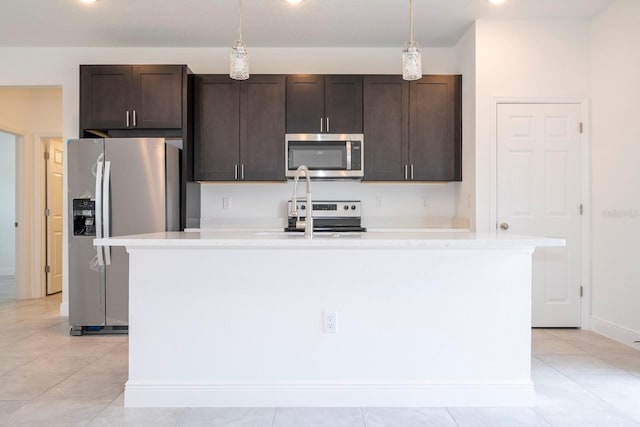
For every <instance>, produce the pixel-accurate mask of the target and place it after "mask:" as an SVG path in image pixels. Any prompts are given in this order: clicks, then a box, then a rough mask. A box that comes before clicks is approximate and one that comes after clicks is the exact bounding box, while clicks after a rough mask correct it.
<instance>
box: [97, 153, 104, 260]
mask: <svg viewBox="0 0 640 427" xmlns="http://www.w3.org/2000/svg"><path fill="white" fill-rule="evenodd" d="M96 239H102V161H101V160H98V163H97V166H96ZM96 252H97V253H98V265H104V258H103V257H102V246H96Z"/></svg>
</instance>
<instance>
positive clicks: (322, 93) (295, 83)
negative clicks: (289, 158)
mask: <svg viewBox="0 0 640 427" xmlns="http://www.w3.org/2000/svg"><path fill="white" fill-rule="evenodd" d="M287 133H362V76H337V75H336V76H322V75H315V74H314V75H291V76H287Z"/></svg>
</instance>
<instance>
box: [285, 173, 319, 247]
mask: <svg viewBox="0 0 640 427" xmlns="http://www.w3.org/2000/svg"><path fill="white" fill-rule="evenodd" d="M302 173H304V174H305V176H306V177H307V205H306V215H305V220H304V221H302V220H301V219H300V212H298V203H297V200H299V199H298V197H297V190H298V180H299V179H300V175H301V174H302ZM312 210H313V204H312V203H311V178H310V177H309V168H307V167H306V166H305V165H301V166H300V167H298V169H297V170H296V174H295V176H294V177H293V194H292V195H291V212H289V215H290V216H292V217H294V216H295V217H296V218H297V219H296V229H297V230H304V238H305V239H312V238H313V216H312V215H311V211H312Z"/></svg>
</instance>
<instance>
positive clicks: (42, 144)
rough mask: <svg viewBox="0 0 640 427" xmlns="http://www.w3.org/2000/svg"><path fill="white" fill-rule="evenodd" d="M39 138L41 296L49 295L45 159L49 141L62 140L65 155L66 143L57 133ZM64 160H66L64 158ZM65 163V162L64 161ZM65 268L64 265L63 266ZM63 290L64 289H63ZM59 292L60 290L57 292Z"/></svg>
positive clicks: (39, 136)
mask: <svg viewBox="0 0 640 427" xmlns="http://www.w3.org/2000/svg"><path fill="white" fill-rule="evenodd" d="M36 136H37V139H38V140H39V141H40V162H41V163H40V165H41V174H42V175H41V176H42V180H41V182H40V184H41V191H40V207H41V208H40V212H42V215H41V218H42V222H41V227H42V235H41V237H40V238H41V239H42V240H41V245H40V248H41V249H40V256H41V266H40V274H41V275H42V281H41V283H42V286H41V290H40V292H41V295H40V296H43V297H44V296H48V295H47V280H48V277H47V273H45V271H44V268H45V266H46V265H47V261H48V256H47V250H48V247H47V246H48V241H47V239H48V236H47V217H46V216H45V215H44V210H45V208H46V207H47V191H48V189H49V187H48V186H47V179H48V177H47V161H46V160H45V153H46V152H47V150H48V148H49V142H50V141H51V140H59V141H61V142H62V150H63V155H64V151H65V144H64V140H63V138H62V135H55V136H51V135H48V134H47V135H40V134H37V135H36ZM63 161H64V160H63ZM63 165H64V163H63ZM62 196H63V200H62V206H64V190H63V194H62ZM63 215H64V210H63ZM62 222H63V225H64V223H65V222H66V220H65V218H64V216H63V218H62ZM62 251H63V252H64V247H63V248H62ZM63 268H64V267H63ZM61 292H62V291H61ZM56 293H58V292H56ZM51 295H55V294H51Z"/></svg>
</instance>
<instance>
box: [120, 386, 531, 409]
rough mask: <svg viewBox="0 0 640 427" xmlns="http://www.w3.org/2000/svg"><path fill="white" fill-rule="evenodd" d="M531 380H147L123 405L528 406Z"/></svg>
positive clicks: (127, 393)
mask: <svg viewBox="0 0 640 427" xmlns="http://www.w3.org/2000/svg"><path fill="white" fill-rule="evenodd" d="M534 396H535V394H534V389H533V383H532V382H530V381H529V382H524V383H513V384H498V383H493V384H490V383H485V384H384V385H376V384H321V385H319V384H293V385H292V384H286V385H282V384H266V385H263V384H261V385H252V384H246V385H238V384H233V385H230V384H145V383H138V382H133V381H129V382H127V385H126V387H125V406H127V407H442V406H482V407H492V406H493V407H495V406H531V405H533V403H534Z"/></svg>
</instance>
